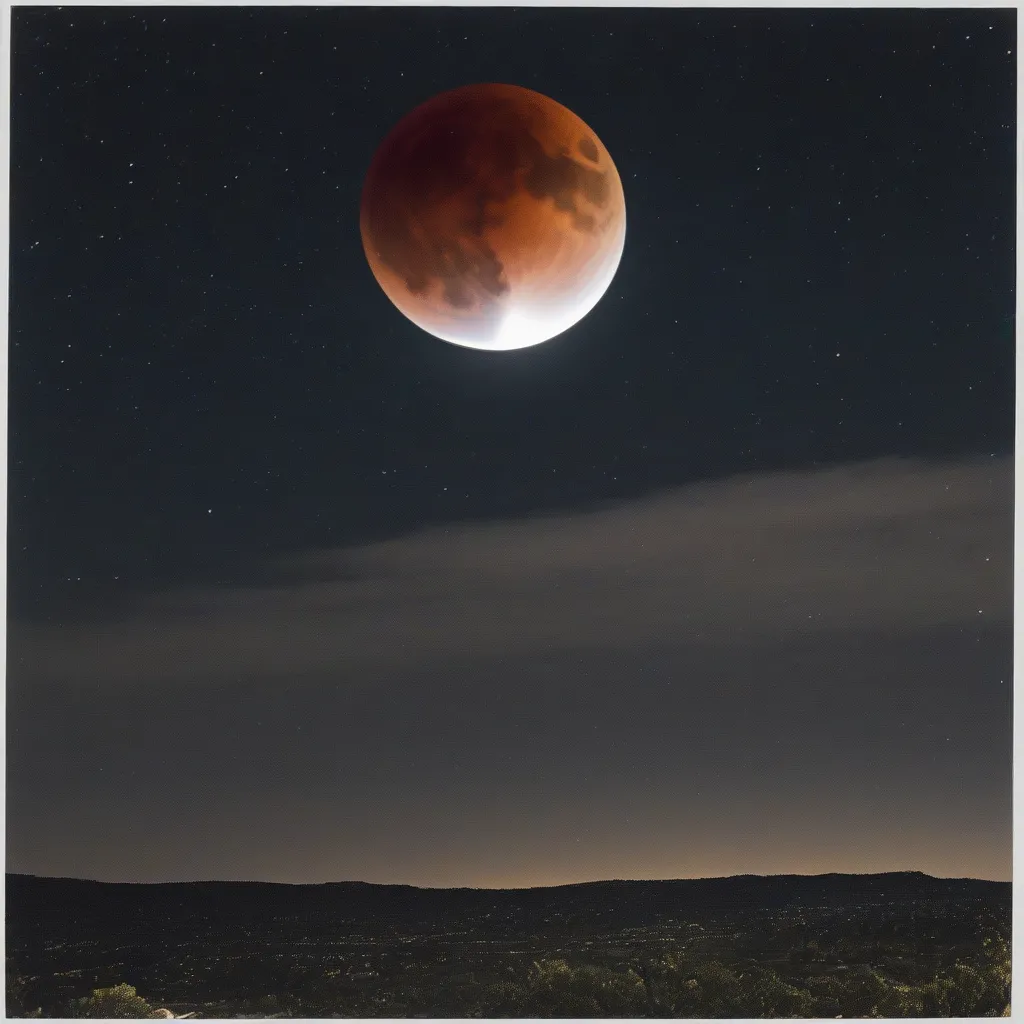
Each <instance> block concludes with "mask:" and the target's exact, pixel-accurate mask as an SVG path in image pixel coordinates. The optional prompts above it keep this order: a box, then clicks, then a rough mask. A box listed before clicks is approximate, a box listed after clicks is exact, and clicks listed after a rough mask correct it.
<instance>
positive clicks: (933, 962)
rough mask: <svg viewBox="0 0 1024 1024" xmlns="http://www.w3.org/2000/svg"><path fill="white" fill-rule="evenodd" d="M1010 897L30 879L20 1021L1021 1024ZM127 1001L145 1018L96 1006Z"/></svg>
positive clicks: (921, 884)
mask: <svg viewBox="0 0 1024 1024" xmlns="http://www.w3.org/2000/svg"><path fill="white" fill-rule="evenodd" d="M1010 893H1011V885H1010V883H1009V882H992V881H980V880H976V879H945V878H933V877H931V876H929V875H925V874H921V873H919V872H898V873H887V874H864V875H841V874H827V875H813V876H801V875H776V876H753V875H743V876H737V877H732V878H712V879H697V880H676V881H607V882H590V883H583V884H578V885H565V886H555V887H549V888H535V889H518V890H516V889H494V890H490V889H420V888H414V887H412V886H403V885H371V884H364V883H359V882H338V883H332V884H325V885H283V884H270V883H261V882H182V883H166V884H122V883H102V882H92V881H80V880H75V879H58V878H41V877H35V876H30V875H12V874H9V875H7V1014H8V1016H46V1017H53V1016H111V1015H114V1014H115V1013H119V1014H120V1015H123V1016H129V1015H132V1016H139V1015H144V1014H146V1013H148V1012H152V1011H156V1010H158V1009H160V1010H162V1011H163V1013H162V1014H161V1015H162V1016H169V1015H170V1014H174V1015H175V1016H182V1015H190V1016H194V1017H243V1016H248V1017H293V1016H294V1017H838V1016H843V1017H894V1016H928V1017H932V1016H1003V1015H1006V1014H1007V1013H1008V1009H1009V994H1010V954H1009V949H1010V946H1009V942H1010ZM118 985H130V986H133V987H134V988H135V989H136V991H137V996H138V998H135V999H132V998H131V993H130V991H129V990H127V989H123V988H122V989H119V990H116V991H115V992H112V993H110V992H108V993H106V994H104V993H102V992H97V991H96V990H99V989H111V988H114V987H115V986H118ZM119 999H120V1003H119V1004H118V1003H117V1000H119Z"/></svg>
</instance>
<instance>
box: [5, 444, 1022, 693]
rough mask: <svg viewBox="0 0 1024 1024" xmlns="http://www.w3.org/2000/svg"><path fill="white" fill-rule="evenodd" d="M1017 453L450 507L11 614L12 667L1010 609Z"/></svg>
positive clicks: (542, 640)
mask: <svg viewBox="0 0 1024 1024" xmlns="http://www.w3.org/2000/svg"><path fill="white" fill-rule="evenodd" d="M1012 531H1013V463H1012V460H1011V459H976V460H963V461H957V462H947V463H924V462H919V461H909V460H883V461H876V462H868V463H860V464H853V465H848V466H843V467H839V468H829V469H822V470H813V471H806V472H787V473H772V474H758V475H748V476H741V477H734V478H730V479H726V480H722V481H716V482H707V483H700V484H695V485H691V486H687V487H682V488H679V489H677V490H674V491H670V492H666V493H662V494H659V495H654V496H649V497H646V498H643V499H638V500H634V501H630V502H624V503H621V504H616V505H609V506H605V507H599V508H594V509H591V510H588V511H583V512H574V513H569V514H560V515H550V516H542V517H534V518H527V519H520V520H514V521H504V522H483V523H462V524H452V525H449V526H447V527H443V528H434V529H429V530H425V531H422V532H419V533H414V534H410V535H407V536H403V537H399V538H396V539H392V540H389V541H386V542H383V543H376V544H371V545H366V546H364V547H358V548H348V549H338V550H321V551H312V552H308V553H305V554H303V555H301V556H299V557H296V558H293V559H290V560H288V561H287V562H286V563H284V564H281V565H277V566H275V569H277V570H283V573H284V575H285V576H286V577H289V578H290V579H291V580H292V582H290V583H288V584H287V585H274V586H265V587H258V588H238V587H224V588H207V589H194V590H189V589H183V590H175V591H170V592H164V593H161V594H156V595H153V596H151V597H150V598H149V599H147V600H146V601H145V602H143V603H141V604H140V605H139V607H138V608H137V609H136V611H135V613H134V614H133V615H131V616H130V617H128V618H121V619H117V620H113V619H112V620H111V621H108V622H106V623H99V624H97V623H90V624H89V625H88V626H85V625H69V624H65V625H63V626H59V627H58V626H46V625H43V626H40V625H29V624H18V623H12V624H11V649H10V655H11V657H10V662H9V673H10V676H11V678H12V681H14V682H17V681H18V680H26V681H27V680H33V681H45V680H47V679H51V680H54V679H64V680H66V679H68V678H74V679H82V680H95V681H100V682H108V683H120V682H124V683H128V682H132V683H137V682H145V681H148V680H151V681H172V680H173V681H179V682H182V683H188V682H203V681H210V680H215V679H224V678H229V679H239V678H241V677H247V678H254V677H261V676H267V677H269V676H279V675H287V674H289V673H295V674H305V673H316V672H332V673H336V674H337V675H338V677H339V680H341V681H344V680H346V679H348V680H351V681H352V682H353V683H355V682H359V681H370V680H372V678H373V674H374V672H379V673H384V672H391V671H395V670H402V669H405V668H409V667H422V666H423V665H425V664H429V663H432V662H441V661H444V662H450V661H451V660H452V659H460V658H467V657H468V658H474V657H478V656H483V655H486V656H487V657H488V658H489V659H499V660H500V659H502V658H518V657H523V656H529V655H533V654H536V653H558V652H560V651H561V652H564V651H571V650H579V649H588V650H602V649H606V650H609V651H617V652H620V651H630V650H637V649H642V648H644V647H645V646H661V645H664V644H665V643H670V644H680V645H685V644H687V643H693V642H700V643H730V644H734V643H743V642H751V643H756V642H759V641H761V640H764V639H766V638H767V639H772V640H778V639H784V638H785V637H787V636H790V635H803V634H805V633H807V632H820V631H837V630H849V629H872V628H883V629H887V630H896V629H900V628H908V629H910V628H917V627H928V626H936V625H943V626H948V625H957V624H962V625H964V624H967V623H978V622H979V621H984V622H987V623H989V624H1006V623H1009V622H1011V621H1012V535H1013V534H1012Z"/></svg>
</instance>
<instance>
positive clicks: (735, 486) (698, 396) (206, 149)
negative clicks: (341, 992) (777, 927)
mask: <svg viewBox="0 0 1024 1024" xmlns="http://www.w3.org/2000/svg"><path fill="white" fill-rule="evenodd" d="M12 22H13V37H12V42H13V58H12V60H13V66H12V142H11V159H12V170H11V175H12V177H11V190H12V204H11V318H10V409H9V422H10V428H9V432H10V480H9V519H10V533H9V541H8V544H9V593H8V609H9V630H8V632H9V640H8V666H7V667H8V673H7V678H8V692H7V699H8V715H7V722H8V727H7V729H8V735H7V740H8V746H7V749H8V755H7V756H8V769H7V770H8V796H7V809H8V810H7V866H8V870H11V871H19V872H35V873H40V874H59V875H74V876H84V877H93V878H102V879H124V880H157V879H189V878H250V879H267V880H279V881H318V880H338V879H346V878H350V879H351V878H360V879H365V880H369V881H381V882H385V881H387V882H409V883H415V884H421V885H529V884H547V883H555V882H564V881H576V880H582V879H588V878H607V877H631V878H641V877H679V876H691V875H726V874H731V873H739V872H755V873H769V872H825V871H840V872H843V871H852V872H864V871H888V870H896V869H908V870H920V871H925V872H929V873H931V874H936V875H948V876H975V877H983V878H992V879H1007V878H1009V877H1010V871H1011V867H1010V853H1011V847H1010V781H1011V778H1010V776H1011V763H1012V762H1011V723H1010V702H1011V686H1012V675H1011V673H1012V517H1013V508H1012V496H1013V452H1012V437H1013V399H1014V395H1013V343H1014V321H1013V310H1014V295H1013V286H1014V273H1015V271H1014V252H1013V244H1014V223H1015V220H1014V217H1015V213H1014V188H1015V173H1014V172H1015V168H1014V139H1015V129H1016V122H1015V118H1016V112H1015V107H1014V90H1015V61H1016V52H1015V31H1016V13H1015V12H1014V11H1011V10H998V11H984V10H960V11H952V10H913V11H894V10H871V11H867V10H865V11H838V10H836V11H781V10H775V11H773V10H761V11H753V10H751V11H727V10H721V11H700V10H649V11H641V10H625V9H622V10H612V9H608V10H587V11H584V10H565V11H557V10H544V9H536V10H523V11H513V10H505V9H502V10H457V9H450V10H443V9H435V10H430V9H408V10H387V9H384V10H369V9H353V8H336V9H330V10H312V9H300V8H279V9H260V8H234V9H220V10H215V9H209V8H189V9H185V8H146V9H141V8H140V9H132V8H117V9H114V8H110V9H105V8H77V9H72V8H66V9H63V10H58V9H57V8H45V9H44V8H17V9H15V10H14V11H13V15H12ZM513 40H514V41H515V42H514V45H513V44H512V43H511V41H513ZM425 55H429V59H427V57H426V56H425ZM486 81H500V82H511V83H517V84H520V85H523V86H526V87H528V88H531V89H535V90H537V91H539V92H541V93H543V94H545V95H548V96H551V97H552V98H554V99H556V100H557V101H558V102H560V103H562V104H564V105H565V106H566V107H568V108H569V109H570V110H573V111H574V112H576V113H578V114H579V115H580V116H581V117H583V118H584V119H585V120H586V122H587V123H588V124H589V125H591V126H592V128H593V131H594V133H595V135H596V136H597V137H598V139H599V140H600V141H601V143H602V144H603V145H604V146H606V147H607V149H608V152H609V153H611V154H612V155H613V157H614V160H615V164H616V166H617V168H618V171H619V174H620V176H621V179H622V182H623V185H624V188H625V190H626V200H627V204H628V213H629V237H628V239H627V246H626V250H625V254H624V256H623V260H622V264H621V266H620V268H619V272H618V274H617V276H616V278H615V281H614V283H613V285H612V287H611V289H610V290H609V291H608V293H607V295H606V296H605V298H604V299H603V300H602V302H601V304H600V305H599V306H598V307H597V309H596V310H595V311H594V312H593V313H592V314H591V315H590V316H588V317H587V318H586V319H585V320H584V321H582V322H581V323H580V324H579V325H578V326H577V327H575V328H573V329H571V330H569V331H567V332H566V333H565V334H564V335H562V336H560V337H559V338H557V339H556V340H554V341H552V342H550V343H547V344H544V345H540V346H538V347H536V348H533V349H527V350H522V351H519V352H512V353H485V352H474V351H471V350H467V349H462V348H458V347H456V346H453V345H448V344H445V343H444V342H441V341H439V340H437V339H434V338H431V337H429V336H428V335H426V334H425V333H424V332H422V331H420V330H418V329H417V328H416V327H415V326H413V325H412V324H411V323H408V322H407V321H406V320H404V319H403V318H402V317H401V316H399V315H398V314H397V313H396V312H395V310H394V309H393V308H392V307H391V305H390V303H389V302H388V300H387V298H386V297H385V295H384V294H383V293H382V292H381V290H380V288H379V287H378V286H377V284H376V283H375V281H374V278H373V275H372V274H371V272H370V269H369V268H368V267H367V264H366V259H365V257H364V254H363V249H362V243H361V238H360V229H359V210H360V200H361V189H362V184H363V181H364V179H365V175H366V171H367V169H368V167H369V166H370V161H371V159H372V157H373V154H374V152H375V151H376V149H377V147H378V146H379V145H380V143H381V141H382V140H383V139H384V138H385V136H386V135H387V133H388V131H389V130H390V129H391V128H392V127H393V126H394V125H395V124H396V123H397V122H398V121H399V120H400V119H401V117H402V116H403V115H404V114H406V113H407V112H408V111H409V110H411V109H413V108H414V107H415V106H416V105H417V104H419V103H421V102H423V101H424V100H426V99H428V98H429V97H431V96H434V95H436V94H438V93H440V92H443V91H445V90H447V89H452V88H455V87H457V86H460V85H464V84H467V83H471V82H486ZM579 152H580V155H581V158H582V157H587V155H588V154H587V153H586V151H585V146H584V140H583V139H581V140H580V146H579Z"/></svg>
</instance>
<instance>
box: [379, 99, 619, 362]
mask: <svg viewBox="0 0 1024 1024" xmlns="http://www.w3.org/2000/svg"><path fill="white" fill-rule="evenodd" d="M359 223H360V231H361V234H362V238H363V248H364V250H365V251H366V258H367V260H368V261H369V264H370V268H371V270H372V271H373V274H374V276H375V277H376V279H377V281H378V283H379V284H380V286H381V288H383V289H384V292H385V294H386V295H387V296H388V298H389V299H390V300H391V301H392V302H393V303H394V304H395V306H397V307H398V309H399V310H400V311H401V312H402V313H404V314H405V316H407V317H408V318H409V319H410V320H411V321H412V322H413V323H414V324H416V325H417V326H419V327H421V328H422V329H423V330H425V331H427V332H429V333H430V334H433V335H435V336H436V337H438V338H443V339H444V340H445V341H450V342H453V343H455V344H456V345H466V346H468V347H470V348H479V349H490V350H495V351H497V350H504V349H515V348H526V347H527V346H530V345H537V344H539V343H540V342H542V341H547V340H548V339H549V338H553V337H554V336H555V335H556V334H561V333H562V331H565V330H567V329H568V328H570V327H571V326H572V325H573V324H575V323H576V322H577V321H579V320H580V319H582V318H583V317H584V316H586V314H587V313H589V312H590V310H591V309H593V308H594V306H595V305H596V304H597V302H598V300H599V299H600V298H601V296H602V295H603V294H604V293H605V290H606V289H607V288H608V285H609V284H611V281H612V278H613V277H614V276H615V271H616V270H617V268H618V266H619V260H620V259H621V257H622V248H623V245H624V243H625V238H626V203H625V197H624V196H623V192H622V182H621V181H620V180H619V174H618V171H617V170H616V169H615V164H614V163H613V162H612V158H611V157H610V156H609V154H608V151H607V150H606V149H605V148H604V146H603V145H602V143H601V140H600V139H599V138H598V137H597V134H596V133H595V132H594V131H593V130H592V129H591V128H589V127H588V126H587V124H586V123H585V122H583V121H582V120H581V119H580V118H578V117H577V116H576V115H575V114H574V113H573V112H572V111H571V110H568V109H567V108H566V107H563V106H562V105H561V104H560V103H556V102H555V101H554V100H552V99H549V98H548V97H547V96H543V95H541V94H540V93H538V92H534V91H532V90H531V89H523V88H521V87H519V86H515V85H496V84H484V85H467V86H463V87H462V88H459V89H453V90H451V91H450V92H444V93H441V94H440V95H438V96H435V97H434V98H433V99H430V100H428V101H427V102H426V103H424V104H422V105H421V106H419V107H416V108H415V109H414V110H412V111H411V112H410V113H409V114H407V115H406V116H405V117H404V118H403V119H402V120H401V121H400V122H399V123H398V124H397V125H396V126H395V128H394V129H393V130H392V131H391V133H390V134H389V135H388V136H387V137H386V138H385V139H384V141H383V142H382V143H381V145H380V148H379V149H378V150H377V153H376V155H375V156H374V158H373V162H372V163H371V165H370V169H369V171H368V173H367V175H366V182H365V184H364V186H363V195H362V204H361V209H360V218H359Z"/></svg>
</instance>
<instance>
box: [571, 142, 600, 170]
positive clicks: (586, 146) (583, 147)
mask: <svg viewBox="0 0 1024 1024" xmlns="http://www.w3.org/2000/svg"><path fill="white" fill-rule="evenodd" d="M576 148H577V149H578V150H579V151H580V152H581V153H582V154H583V155H584V156H585V157H586V158H587V159H588V160H590V161H591V162H592V163H595V164H596V163H597V156H598V153H597V146H595V145H594V140H593V139H588V138H587V137H586V136H584V137H583V138H582V139H580V141H579V142H577V143H576Z"/></svg>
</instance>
